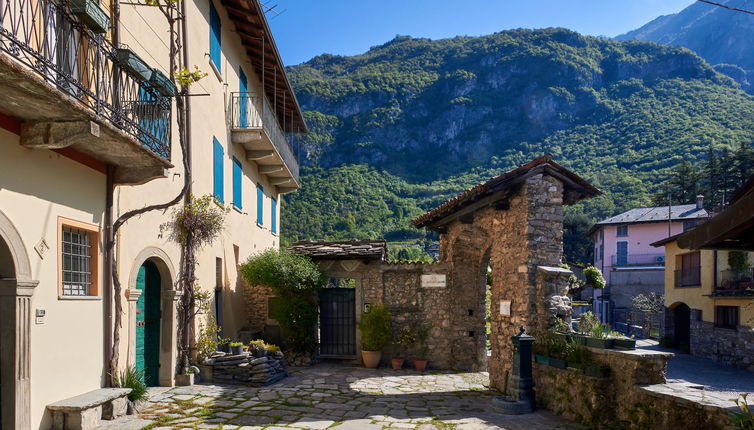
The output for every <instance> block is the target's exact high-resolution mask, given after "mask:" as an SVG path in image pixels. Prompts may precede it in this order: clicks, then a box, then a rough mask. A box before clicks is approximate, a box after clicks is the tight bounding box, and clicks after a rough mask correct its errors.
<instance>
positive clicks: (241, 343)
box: [230, 342, 243, 347]
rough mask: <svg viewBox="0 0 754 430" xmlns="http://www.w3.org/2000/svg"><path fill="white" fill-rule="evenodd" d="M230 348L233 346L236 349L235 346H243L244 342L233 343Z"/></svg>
mask: <svg viewBox="0 0 754 430" xmlns="http://www.w3.org/2000/svg"><path fill="white" fill-rule="evenodd" d="M230 346H231V347H235V346H243V342H231V343H230Z"/></svg>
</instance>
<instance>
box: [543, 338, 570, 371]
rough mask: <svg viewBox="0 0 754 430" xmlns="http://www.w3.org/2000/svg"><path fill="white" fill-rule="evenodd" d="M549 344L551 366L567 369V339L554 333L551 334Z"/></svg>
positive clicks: (548, 351)
mask: <svg viewBox="0 0 754 430" xmlns="http://www.w3.org/2000/svg"><path fill="white" fill-rule="evenodd" d="M548 343H549V345H548V348H547V355H548V356H549V364H550V366H552V367H557V368H558V369H565V368H566V348H567V343H566V341H565V339H563V338H562V337H561V336H558V335H556V334H554V333H550V341H549V342H548Z"/></svg>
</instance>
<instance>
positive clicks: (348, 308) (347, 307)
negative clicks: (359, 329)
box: [319, 288, 356, 357]
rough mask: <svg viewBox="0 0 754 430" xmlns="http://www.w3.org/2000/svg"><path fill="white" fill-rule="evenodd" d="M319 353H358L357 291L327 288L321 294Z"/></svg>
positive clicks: (345, 355)
mask: <svg viewBox="0 0 754 430" xmlns="http://www.w3.org/2000/svg"><path fill="white" fill-rule="evenodd" d="M319 321H320V324H319V354H320V355H321V356H323V357H355V356H356V290H355V289H353V288H326V289H324V290H322V291H321V292H320V293H319Z"/></svg>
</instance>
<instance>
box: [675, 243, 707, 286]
mask: <svg viewBox="0 0 754 430" xmlns="http://www.w3.org/2000/svg"><path fill="white" fill-rule="evenodd" d="M680 266H681V268H680V270H676V286H677V287H694V286H699V285H700V284H701V253H699V252H690V253H688V254H683V255H681V256H680Z"/></svg>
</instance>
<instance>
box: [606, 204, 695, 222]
mask: <svg viewBox="0 0 754 430" xmlns="http://www.w3.org/2000/svg"><path fill="white" fill-rule="evenodd" d="M708 217H709V214H708V213H707V211H706V210H704V209H697V208H696V204H690V205H677V206H671V207H670V219H671V220H673V221H681V220H688V219H698V218H708ZM667 220H668V207H667V206H657V207H651V208H634V209H631V210H628V211H626V212H623V213H622V214H618V215H616V216H614V217H610V218H608V219H604V220H602V221H600V222H598V223H597V225H607V224H631V223H637V222H660V221H667Z"/></svg>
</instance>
